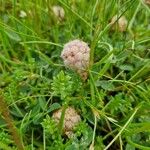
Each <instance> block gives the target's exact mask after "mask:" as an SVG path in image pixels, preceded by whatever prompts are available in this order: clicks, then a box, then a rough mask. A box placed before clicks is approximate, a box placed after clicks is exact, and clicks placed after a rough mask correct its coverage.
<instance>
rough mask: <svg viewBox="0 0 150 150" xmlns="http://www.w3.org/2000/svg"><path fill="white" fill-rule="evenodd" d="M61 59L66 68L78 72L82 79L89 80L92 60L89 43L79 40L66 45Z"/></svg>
mask: <svg viewBox="0 0 150 150" xmlns="http://www.w3.org/2000/svg"><path fill="white" fill-rule="evenodd" d="M61 58H62V59H63V60H64V64H65V66H66V67H68V68H70V69H72V70H75V71H77V73H79V74H80V76H81V77H82V78H87V68H88V67H89V59H90V48H89V46H88V44H87V43H85V42H83V41H81V40H78V39H76V40H73V41H70V42H68V43H66V44H65V45H64V49H63V51H62V53H61Z"/></svg>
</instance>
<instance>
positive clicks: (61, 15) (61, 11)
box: [52, 5, 65, 21]
mask: <svg viewBox="0 0 150 150" xmlns="http://www.w3.org/2000/svg"><path fill="white" fill-rule="evenodd" d="M52 11H53V13H54V15H55V16H56V17H57V18H58V19H59V20H60V21H62V20H63V19H64V17H65V11H64V9H63V8H62V7H60V6H57V5H56V6H53V7H52Z"/></svg>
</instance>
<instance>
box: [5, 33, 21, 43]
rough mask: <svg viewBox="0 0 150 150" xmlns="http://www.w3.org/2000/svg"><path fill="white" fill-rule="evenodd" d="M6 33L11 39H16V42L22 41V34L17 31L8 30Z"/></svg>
mask: <svg viewBox="0 0 150 150" xmlns="http://www.w3.org/2000/svg"><path fill="white" fill-rule="evenodd" d="M5 33H6V34H7V36H8V37H9V38H10V39H12V40H14V41H16V42H20V41H21V38H20V36H19V35H18V34H17V33H15V32H13V31H10V30H6V31H5Z"/></svg>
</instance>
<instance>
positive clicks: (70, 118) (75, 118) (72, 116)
mask: <svg viewBox="0 0 150 150" xmlns="http://www.w3.org/2000/svg"><path fill="white" fill-rule="evenodd" d="M61 114H62V109H59V110H57V111H56V112H54V113H53V116H52V118H53V119H54V120H55V121H56V123H59V121H60V118H61ZM80 121H81V118H80V115H78V113H77V111H76V110H75V109H74V108H73V107H68V108H67V109H66V111H65V118H64V127H63V130H64V133H65V134H66V135H69V134H71V133H72V131H73V128H74V127H75V125H77V124H78V123H79V122H80Z"/></svg>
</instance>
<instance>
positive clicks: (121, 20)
mask: <svg viewBox="0 0 150 150" xmlns="http://www.w3.org/2000/svg"><path fill="white" fill-rule="evenodd" d="M118 17H119V16H117V15H115V16H114V17H113V18H112V19H111V24H112V25H114V24H115V22H116V21H117V26H118V29H119V31H120V32H124V31H126V28H127V24H128V21H127V19H126V17H125V16H121V17H120V18H119V19H118ZM117 19H118V20H117ZM114 29H115V28H114V26H113V30H114Z"/></svg>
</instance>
